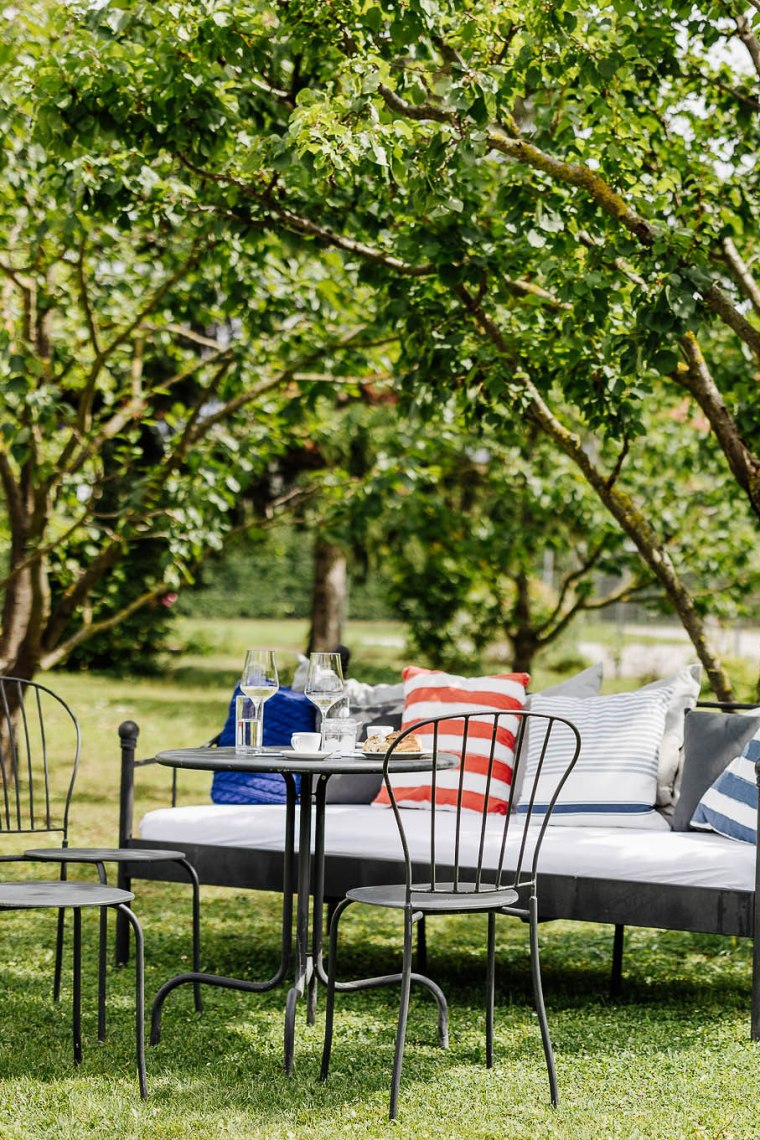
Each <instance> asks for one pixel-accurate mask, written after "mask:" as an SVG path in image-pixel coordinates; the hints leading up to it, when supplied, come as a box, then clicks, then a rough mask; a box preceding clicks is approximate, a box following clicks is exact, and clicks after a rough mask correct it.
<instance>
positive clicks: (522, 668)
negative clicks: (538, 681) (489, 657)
mask: <svg viewBox="0 0 760 1140" xmlns="http://www.w3.org/2000/svg"><path fill="white" fill-rule="evenodd" d="M515 585H516V586H517V598H516V600H515V604H514V606H513V607H512V620H513V632H512V635H511V641H512V669H513V670H514V672H515V673H530V671H531V669H532V667H533V659H534V657H535V656H536V651H537V649H538V637H537V635H536V631H535V630H534V629H533V627H532V625H531V611H530V578H529V576H528V575H527V574H526V573H525V571H524V570H521V571H519V573H518V574H517V577H516V578H515Z"/></svg>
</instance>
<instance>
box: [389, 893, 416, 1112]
mask: <svg viewBox="0 0 760 1140" xmlns="http://www.w3.org/2000/svg"><path fill="white" fill-rule="evenodd" d="M413 928H414V916H413V914H412V911H411V910H408V909H405V910H404V958H403V962H402V965H401V997H400V999H399V1007H398V1028H397V1030H396V1050H395V1053H394V1057H393V1076H392V1077H391V1102H390V1108H389V1110H388V1117H389V1119H390V1120H395V1119H396V1116H397V1115H398V1093H399V1085H400V1084H401V1067H402V1065H403V1062H404V1042H405V1041H406V1023H407V1019H408V1017H409V993H410V990H411V988H412V939H413Z"/></svg>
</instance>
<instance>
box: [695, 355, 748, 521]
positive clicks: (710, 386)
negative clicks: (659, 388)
mask: <svg viewBox="0 0 760 1140" xmlns="http://www.w3.org/2000/svg"><path fill="white" fill-rule="evenodd" d="M681 344H682V346H683V350H684V353H685V354H686V360H687V367H686V368H684V367H683V366H681V368H679V369H676V374H675V379H676V381H677V382H678V383H680V384H681V385H682V386H683V387H684V388H686V389H687V391H689V392H691V394H692V396H693V397H694V399H695V400H696V401H697V403H698V404H699V406H700V408H701V409H702V411H703V412H704V414H705V416H706V417H707V419H708V421H709V423H710V427H711V428H712V430H713V431H714V433H715V438H716V439H717V441H718V443H719V445H720V448H721V450H722V451H723V454H724V455H725V456H726V459H727V461H728V465H729V468H730V469H731V473H732V474H733V476H734V478H735V479H736V481H737V483H738V484H739V486H740V487H741V488H742V489H743V490H744V491H745V492H746V494H747V497H748V498H749V501H750V504H751V505H752V507H753V509H754V511H755V514H757V515H758V516H760V461H759V460H758V459H757V457H756V456H754V455H753V454H752V452H751V451H750V449H749V447H748V446H747V444H746V443H745V441H744V440H743V439H742V437H741V435H740V434H739V432H738V430H737V427H736V423H735V421H734V419H733V417H732V415H731V413H730V412H729V410H728V408H727V407H726V405H725V403H724V402H723V397H722V396H721V393H720V391H719V389H718V386H717V385H716V383H715V381H714V379H713V377H712V375H711V373H710V370H709V368H708V367H707V362H706V361H705V358H704V356H703V355H702V350H701V349H700V347H699V342H698V341H697V339H696V337H695V336H694V334H693V333H687V334H686V336H685V337H684V338H683V340H682V341H681Z"/></svg>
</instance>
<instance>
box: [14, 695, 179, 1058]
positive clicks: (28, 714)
mask: <svg viewBox="0 0 760 1140" xmlns="http://www.w3.org/2000/svg"><path fill="white" fill-rule="evenodd" d="M80 749H81V732H80V729H79V723H78V721H77V718H76V717H75V715H74V713H73V712H72V711H71V709H70V708H69V706H68V705H67V704H66V702H65V701H64V700H62V699H61V698H60V697H59V696H57V694H56V693H54V692H53V691H52V690H51V689H49V688H47V687H46V686H45V685H40V684H37V683H36V682H34V681H24V680H20V679H19V678H17V677H4V676H0V835H2V834H16V835H42V834H46V835H58V836H60V845H59V846H57V847H52V848H47V847H35V848H28V849H27V850H25V851H24V852H23V854H22V855H17V854H14V855H0V862H18V861H19V860H21V859H23V860H33V861H35V862H45V863H57V864H59V865H60V877H61V880H62V881H65V880H66V878H67V867H68V865H69V864H70V863H79V864H90V865H92V866H94V867H95V868H96V869H97V873H98V878H99V881H100V884H101V887H103V888H105V887H107V875H106V871H105V864H106V863H116V864H127V863H137V862H173V863H177V864H179V865H180V866H182V867H183V868H184V870H185V872H186V874H187V876H188V878H189V880H190V883H191V886H192V893H193V914H192V943H193V946H192V954H193V969H195V970H199V969H200V887H199V882H198V875H197V874H196V871H195V868H194V867H193V866H192V864H191V863H190V862H189V861H188V860H187V858H186V856H185V853H184V851H174V850H168V849H164V848H155V849H141V850H140V851H132V850H129V849H127V848H119V847H70V846H69V814H70V810H71V803H72V796H73V792H74V784H75V781H76V777H77V771H78V767H79V757H80ZM109 889H110V888H109ZM113 890H114V892H116V890H117V889H116V888H113ZM118 893H119V894H120V895H124V896H127V895H128V896H129V898H130V899H132V898H134V895H133V894H132V892H131V891H124V890H122V889H121V888H119V889H118ZM72 897H73V896H72ZM93 897H94V896H93ZM122 901H123V902H126V898H125V899H123V900H122ZM46 905H50V904H46ZM67 905H73V904H70V903H64V904H62V906H61V909H60V910H59V914H58V931H57V937H56V952H55V972H54V981H53V996H54V999H55V1000H56V1001H58V1000H59V997H60V988H61V968H62V956H63V933H64V916H65V907H66V906H67ZM78 905H85V904H78ZM86 905H93V906H97V905H100V906H101V914H100V947H99V955H98V1040H100V1041H104V1040H105V1030H106V1003H105V994H106V954H107V908H108V907H109V906H116V904H115V903H103V904H98V903H88V904H86ZM74 913H75V916H76V914H77V913H78V911H77V909H75V911H74ZM117 913H121V914H122V915H124V917H125V918H126V919H128V915H126V913H125V911H124V910H120V909H119V907H118V906H117ZM128 921H129V925H130V926H131V927H132V929H133V931H134V930H135V929H136V928H135V926H134V923H133V922H132V921H131V920H129V919H128ZM195 1006H196V1009H200V1008H201V998H200V992H199V988H198V987H196V989H195Z"/></svg>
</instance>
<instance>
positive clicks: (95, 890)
mask: <svg viewBox="0 0 760 1140" xmlns="http://www.w3.org/2000/svg"><path fill="white" fill-rule="evenodd" d="M134 897H135V896H134V895H133V893H132V891H122V890H121V889H120V888H119V887H107V886H104V885H103V884H102V883H70V882H62V881H61V880H60V879H55V880H54V881H53V882H45V881H41V880H36V879H30V880H27V881H24V880H20V881H18V882H14V883H0V910H2V909H4V908H5V909H9V910H22V909H29V910H34V909H35V908H37V907H48V906H50V907H65V906H69V907H83V906H118V905H119V904H120V903H129V902H131V901H132V899H133V898H134Z"/></svg>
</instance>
